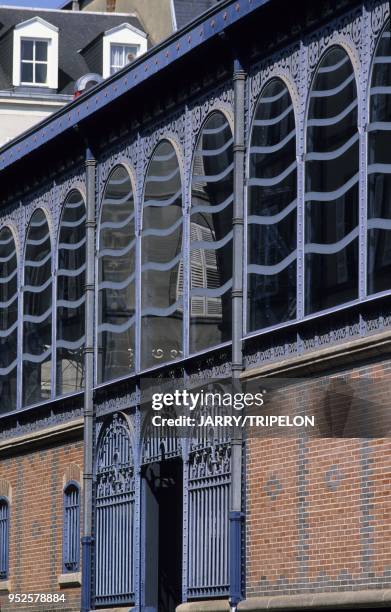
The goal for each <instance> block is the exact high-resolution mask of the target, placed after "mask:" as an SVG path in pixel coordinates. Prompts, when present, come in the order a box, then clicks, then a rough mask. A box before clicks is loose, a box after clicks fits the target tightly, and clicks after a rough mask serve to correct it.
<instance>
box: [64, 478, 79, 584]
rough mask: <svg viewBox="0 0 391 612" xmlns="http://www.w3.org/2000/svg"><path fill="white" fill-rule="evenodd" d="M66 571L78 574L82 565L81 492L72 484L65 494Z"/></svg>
mask: <svg viewBox="0 0 391 612" xmlns="http://www.w3.org/2000/svg"><path fill="white" fill-rule="evenodd" d="M63 558H64V563H63V565H64V571H65V572H77V571H78V570H79V563H80V492H79V487H78V486H77V485H74V484H71V485H69V486H68V487H67V488H66V489H65V493H64V549H63Z"/></svg>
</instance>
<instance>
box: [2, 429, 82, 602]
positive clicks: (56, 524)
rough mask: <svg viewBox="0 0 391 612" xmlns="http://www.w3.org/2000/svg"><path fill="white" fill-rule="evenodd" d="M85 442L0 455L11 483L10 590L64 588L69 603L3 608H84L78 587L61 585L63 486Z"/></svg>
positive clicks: (4, 597) (5, 478)
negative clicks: (3, 456) (59, 579)
mask: <svg viewBox="0 0 391 612" xmlns="http://www.w3.org/2000/svg"><path fill="white" fill-rule="evenodd" d="M82 458H83V444H82V442H81V441H80V442H79V441H75V442H70V443H64V444H62V445H61V446H54V447H51V448H47V449H44V450H35V451H31V452H28V453H25V454H21V455H19V456H15V457H11V458H7V459H2V460H0V481H3V482H4V481H5V482H8V483H9V485H10V487H11V506H10V521H11V524H10V561H9V570H10V571H9V580H10V582H11V591H12V593H64V595H65V599H66V603H60V604H57V605H56V604H50V605H47V606H45V605H43V604H35V605H27V604H23V605H16V604H13V605H11V604H9V603H8V597H7V594H5V593H0V609H1V610H2V612H3V611H4V612H6V611H7V610H22V609H26V610H27V609H28V610H49V609H50V610H57V609H58V610H61V611H62V612H64V610H80V589H79V588H63V589H60V587H59V584H58V576H59V575H60V574H61V573H62V516H63V487H64V481H65V480H66V479H67V477H68V474H69V473H71V474H73V475H74V474H75V472H77V466H80V467H81V466H82Z"/></svg>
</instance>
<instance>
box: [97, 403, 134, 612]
mask: <svg viewBox="0 0 391 612" xmlns="http://www.w3.org/2000/svg"><path fill="white" fill-rule="evenodd" d="M96 482H97V500H96V578H95V602H96V604H97V605H103V604H131V603H134V556H133V550H134V497H135V490H134V468H133V458H132V446H131V440H130V431H129V427H128V425H127V422H126V420H125V418H124V417H123V416H122V415H119V414H115V415H114V416H113V419H112V421H111V422H110V423H109V425H108V426H107V427H106V429H105V430H104V432H103V436H102V438H101V441H100V444H99V450H98V462H97V474H96Z"/></svg>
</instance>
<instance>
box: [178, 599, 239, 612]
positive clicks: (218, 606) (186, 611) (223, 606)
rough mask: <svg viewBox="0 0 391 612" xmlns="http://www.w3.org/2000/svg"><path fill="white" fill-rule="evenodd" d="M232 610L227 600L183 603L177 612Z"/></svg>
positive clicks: (221, 611) (220, 611)
mask: <svg viewBox="0 0 391 612" xmlns="http://www.w3.org/2000/svg"><path fill="white" fill-rule="evenodd" d="M230 609H231V608H230V607H229V603H228V601H227V600H226V599H216V600H213V601H191V602H189V603H183V604H181V605H180V606H178V607H177V609H176V612H229V611H230Z"/></svg>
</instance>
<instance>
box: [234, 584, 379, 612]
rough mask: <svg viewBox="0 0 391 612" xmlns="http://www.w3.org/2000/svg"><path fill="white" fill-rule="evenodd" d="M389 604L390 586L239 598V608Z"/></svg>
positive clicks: (257, 611) (348, 607)
mask: <svg viewBox="0 0 391 612" xmlns="http://www.w3.org/2000/svg"><path fill="white" fill-rule="evenodd" d="M368 607H370V609H371V610H372V608H388V609H390V607H391V589H367V590H362V591H334V592H328V593H303V594H302V595H274V596H271V597H249V599H245V600H244V601H241V602H240V604H239V605H238V611H239V612H241V611H243V612H245V611H246V612H264V611H266V610H311V609H312V610H357V609H359V608H365V609H368Z"/></svg>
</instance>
